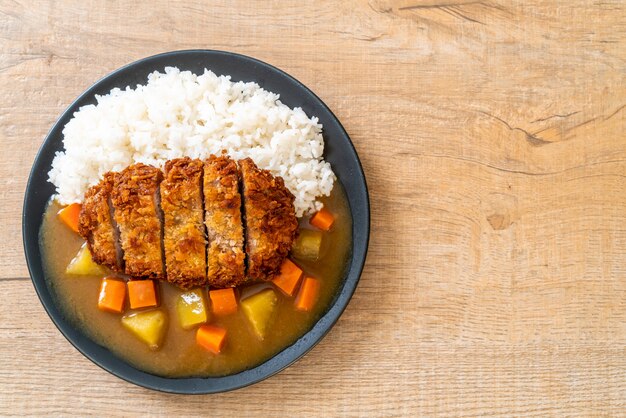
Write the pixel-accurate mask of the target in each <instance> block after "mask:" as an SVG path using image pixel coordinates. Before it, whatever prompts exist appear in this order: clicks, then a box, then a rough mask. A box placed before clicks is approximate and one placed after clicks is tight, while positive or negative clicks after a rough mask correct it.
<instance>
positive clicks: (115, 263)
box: [78, 172, 123, 272]
mask: <svg viewBox="0 0 626 418" xmlns="http://www.w3.org/2000/svg"><path fill="white" fill-rule="evenodd" d="M116 175H117V174H116V173H112V172H109V173H106V174H105V175H104V177H103V179H102V180H101V181H100V183H98V184H96V185H94V186H92V187H90V188H89V189H88V190H87V192H86V193H85V199H84V200H83V205H82V208H81V211H80V215H79V217H78V232H79V233H80V235H81V236H82V237H83V238H85V240H87V247H88V248H89V251H90V252H91V257H92V258H93V261H95V262H96V263H98V264H102V265H105V266H107V267H109V268H110V269H112V270H114V271H117V272H122V271H123V259H122V254H121V252H120V251H119V245H118V243H117V238H118V237H117V233H116V232H117V231H116V225H115V222H114V221H113V219H112V216H111V208H110V206H109V204H110V200H111V190H112V189H113V184H114V182H115V177H116Z"/></svg>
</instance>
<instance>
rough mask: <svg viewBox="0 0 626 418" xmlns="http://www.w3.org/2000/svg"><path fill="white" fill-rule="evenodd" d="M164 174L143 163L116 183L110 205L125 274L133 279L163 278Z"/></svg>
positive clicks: (121, 175)
mask: <svg viewBox="0 0 626 418" xmlns="http://www.w3.org/2000/svg"><path fill="white" fill-rule="evenodd" d="M162 178H163V173H161V170H159V169H158V168H155V167H152V166H150V165H145V164H142V163H137V164H133V165H131V166H128V167H127V168H125V169H124V170H123V171H122V172H120V173H119V174H118V175H117V176H116V178H115V182H114V184H113V190H112V192H111V202H112V204H113V209H114V213H113V216H114V219H115V222H117V225H118V227H119V230H120V243H121V246H122V249H123V250H124V262H125V264H126V266H125V269H124V272H125V273H126V274H128V275H130V276H134V277H145V278H162V277H163V273H164V271H163V257H162V247H161V219H160V209H159V202H158V199H159V183H161V180H162Z"/></svg>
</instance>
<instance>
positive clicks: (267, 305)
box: [241, 289, 278, 339]
mask: <svg viewBox="0 0 626 418" xmlns="http://www.w3.org/2000/svg"><path fill="white" fill-rule="evenodd" d="M277 304H278V297H277V296H276V293H275V292H274V291H273V290H272V289H266V290H263V291H261V292H259V293H257V294H255V295H252V296H250V297H248V298H246V299H244V300H243V301H241V309H242V310H243V312H244V313H245V314H246V317H247V318H248V320H249V321H250V324H251V325H252V328H253V329H254V332H255V333H256V335H257V336H258V337H259V338H260V339H264V338H265V335H266V334H267V330H268V329H269V325H270V324H271V322H272V319H273V317H274V312H275V311H276V305H277Z"/></svg>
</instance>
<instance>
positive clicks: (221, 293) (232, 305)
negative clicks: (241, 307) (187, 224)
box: [209, 287, 237, 315]
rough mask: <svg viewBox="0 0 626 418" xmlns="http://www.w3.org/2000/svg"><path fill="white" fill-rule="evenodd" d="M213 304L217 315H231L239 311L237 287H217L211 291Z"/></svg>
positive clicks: (210, 295) (210, 296)
mask: <svg viewBox="0 0 626 418" xmlns="http://www.w3.org/2000/svg"><path fill="white" fill-rule="evenodd" d="M209 298H210V299H211V306H212V308H213V313H214V314H215V315H229V314H232V313H235V312H237V298H236V297H235V289H233V288H232V287H229V288H228V289H217V290H210V291H209Z"/></svg>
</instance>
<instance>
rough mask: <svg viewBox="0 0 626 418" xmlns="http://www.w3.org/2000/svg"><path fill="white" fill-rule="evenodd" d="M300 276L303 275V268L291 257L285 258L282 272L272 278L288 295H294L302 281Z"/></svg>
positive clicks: (281, 267)
mask: <svg viewBox="0 0 626 418" xmlns="http://www.w3.org/2000/svg"><path fill="white" fill-rule="evenodd" d="M300 277H302V269H301V268H300V267H298V266H297V265H295V264H294V263H293V261H291V260H290V259H288V258H285V261H283V264H282V265H281V266H280V274H279V275H278V276H276V277H275V278H274V280H272V283H274V284H275V285H276V287H278V288H279V289H280V290H282V292H283V293H284V294H286V295H287V296H293V292H294V291H295V290H296V287H297V286H298V283H299V282H300Z"/></svg>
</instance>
